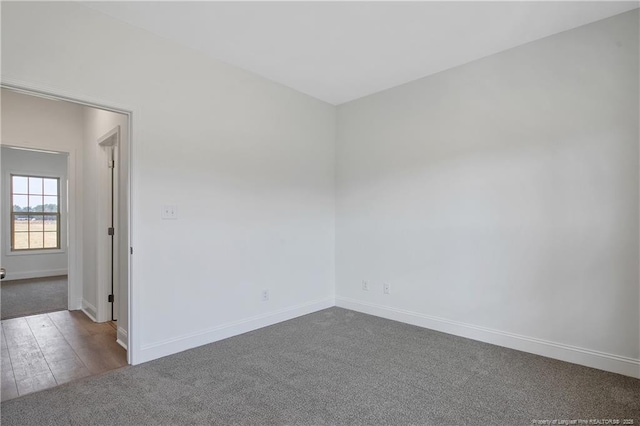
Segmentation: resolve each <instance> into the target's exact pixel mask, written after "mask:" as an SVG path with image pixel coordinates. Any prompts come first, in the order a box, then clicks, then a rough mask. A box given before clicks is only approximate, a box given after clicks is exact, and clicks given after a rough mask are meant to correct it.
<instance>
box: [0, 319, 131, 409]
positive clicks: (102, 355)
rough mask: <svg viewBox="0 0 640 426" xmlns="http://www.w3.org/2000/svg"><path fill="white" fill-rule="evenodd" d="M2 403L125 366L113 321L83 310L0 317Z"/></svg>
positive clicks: (122, 351) (125, 361) (125, 359)
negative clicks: (94, 318)
mask: <svg viewBox="0 0 640 426" xmlns="http://www.w3.org/2000/svg"><path fill="white" fill-rule="evenodd" d="M0 334H1V335H0V343H1V349H2V352H1V355H0V357H1V361H2V365H1V368H0V372H1V379H2V380H1V382H2V388H1V389H0V397H1V399H2V401H6V400H9V399H12V398H16V397H17V396H20V395H26V394H28V393H31V392H36V391H39V390H42V389H47V388H50V387H54V386H57V385H60V384H62V383H66V382H70V381H72V380H76V379H79V378H82V377H86V376H90V375H93V374H99V373H103V372H105V371H109V370H114V369H116V368H120V367H123V366H125V365H127V353H126V351H125V349H124V348H122V347H121V346H120V345H119V344H117V343H116V329H115V326H114V325H113V324H111V323H108V322H107V323H95V322H93V321H92V320H91V319H89V318H88V317H87V316H86V315H85V314H84V313H83V312H82V311H58V312H51V313H48V314H41V315H33V316H29V317H22V318H13V319H8V320H4V321H2V327H1V328H0Z"/></svg>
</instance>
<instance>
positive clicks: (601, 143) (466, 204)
mask: <svg viewBox="0 0 640 426" xmlns="http://www.w3.org/2000/svg"><path fill="white" fill-rule="evenodd" d="M638 112H639V111H638V12H637V10H636V11H633V12H629V13H626V14H623V15H619V16H617V17H614V18H611V19H607V20H604V21H600V22H597V23H594V24H591V25H588V26H584V27H581V28H578V29H575V30H572V31H568V32H565V33H561V34H558V35H555V36H552V37H549V38H546V39H543V40H540V41H536V42H534V43H530V44H527V45H524V46H521V47H518V48H515V49H512V50H508V51H505V52H503V53H500V54H497V55H493V56H490V57H487V58H485V59H482V60H478V61H475V62H472V63H469V64H467V65H464V66H461V67H458V68H454V69H451V70H448V71H445V72H442V73H439V74H436V75H433V76H430V77H428V78H424V79H421V80H418V81H415V82H412V83H409V84H406V85H403V86H399V87H397V88H393V89H390V90H387V91H385V92H381V93H378V94H375V95H372V96H369V97H366V98H363V99H360V100H357V101H354V102H351V103H348V104H344V105H342V106H340V107H339V108H338V140H337V159H338V161H337V200H336V209H337V225H336V277H337V278H336V285H337V289H336V293H337V304H338V305H340V306H345V307H351V308H354V309H358V310H362V311H367V312H371V313H374V314H377V315H381V316H386V317H389V318H395V319H400V320H403V321H407V322H412V323H415V324H420V325H424V326H428V327H432V328H435V329H440V330H443V331H447V332H451V333H455V334H461V335H466V336H469V337H473V338H477V339H481V340H486V341H490V342H493V343H497V344H503V345H506V346H511V347H516V348H518V349H524V350H529V351H531V352H536V353H543V354H545V355H549V356H555V357H558V358H561V359H567V360H571V361H573V362H579V363H585V364H588V365H594V366H599V367H600V368H605V369H610V370H613V371H618V372H621V373H624V374H629V375H635V376H636V377H640V363H639V361H638V359H639V358H640V353H639V352H640V342H639V340H638V339H639V334H640V332H639V314H638V311H639V305H638V303H639V294H638V293H639V289H638V287H639V284H638V282H639V281H638V259H639V252H638V219H639V212H638V189H639V188H638V136H639V135H638ZM362 280H368V281H369V286H370V287H371V290H370V291H368V292H367V291H363V290H362V288H361V287H362V284H361V282H362ZM383 283H390V284H391V294H390V295H384V294H383V290H382V286H383ZM554 344H557V345H556V346H554ZM575 347H577V348H583V349H584V350H585V351H582V352H581V351H579V350H576V349H575Z"/></svg>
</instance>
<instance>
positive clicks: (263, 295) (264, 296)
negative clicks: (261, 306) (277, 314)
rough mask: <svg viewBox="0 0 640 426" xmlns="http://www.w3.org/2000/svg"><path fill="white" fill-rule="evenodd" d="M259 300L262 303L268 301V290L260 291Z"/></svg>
mask: <svg viewBox="0 0 640 426" xmlns="http://www.w3.org/2000/svg"><path fill="white" fill-rule="evenodd" d="M260 300H262V301H263V302H268V301H269V289H266V290H262V293H261V294H260Z"/></svg>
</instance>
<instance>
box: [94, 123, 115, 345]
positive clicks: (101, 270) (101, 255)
mask: <svg viewBox="0 0 640 426" xmlns="http://www.w3.org/2000/svg"><path fill="white" fill-rule="evenodd" d="M96 143H97V144H98V145H99V146H100V155H99V159H98V164H96V167H98V168H99V170H100V174H99V177H98V192H99V193H103V192H105V193H106V192H107V191H105V190H108V193H109V194H108V197H109V198H110V200H109V201H105V199H104V197H98V229H97V232H98V238H97V241H98V263H97V265H96V266H97V270H98V286H97V289H98V294H97V304H96V308H97V312H96V315H97V318H98V320H99V321H101V322H103V321H109V320H112V319H113V316H115V317H118V316H119V315H118V313H117V312H115V313H114V311H115V308H116V307H118V308H119V304H120V301H119V300H118V297H119V295H120V294H119V293H120V291H119V290H120V287H119V286H120V274H119V271H120V240H121V235H120V232H119V230H120V221H119V216H120V215H119V213H120V203H119V197H120V190H119V184H120V179H119V172H120V157H119V155H120V145H121V143H120V126H115V127H114V128H113V129H111V130H109V131H108V132H107V133H105V134H104V135H102V136H101V137H100V138H98V140H97V141H96ZM109 149H112V150H113V159H110V156H109ZM111 160H113V161H114V164H113V166H112V167H109V166H108V163H109V161H111ZM112 173H113V175H112ZM109 210H110V211H109ZM109 227H113V228H114V229H115V230H116V232H115V233H114V235H113V236H112V237H111V238H109V237H110V236H109V235H108V234H107V232H106V230H107V228H109ZM107 271H108V273H107ZM112 286H113V290H112ZM108 294H113V296H114V302H109V300H108V298H107V295H108ZM112 303H113V305H111V304H112ZM118 339H120V336H118Z"/></svg>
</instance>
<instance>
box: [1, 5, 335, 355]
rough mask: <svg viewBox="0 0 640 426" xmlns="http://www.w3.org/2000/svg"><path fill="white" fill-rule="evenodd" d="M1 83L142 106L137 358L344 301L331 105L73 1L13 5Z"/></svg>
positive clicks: (8, 10) (135, 230)
mask: <svg viewBox="0 0 640 426" xmlns="http://www.w3.org/2000/svg"><path fill="white" fill-rule="evenodd" d="M2 79H3V81H4V82H5V83H13V84H22V85H25V86H28V87H31V88H35V87H38V88H42V89H44V90H48V91H51V92H54V93H59V94H64V95H68V96H70V97H75V98H82V99H85V100H91V101H94V102H97V101H102V103H105V104H107V105H112V106H121V107H123V108H125V109H130V110H132V111H133V121H132V126H133V135H132V140H131V144H132V148H133V153H132V154H133V155H132V164H131V169H132V173H133V176H132V183H133V187H132V190H133V193H132V212H133V222H132V226H131V238H132V244H133V247H134V250H135V253H134V255H133V256H132V257H131V269H132V291H133V293H132V312H131V316H130V318H129V319H130V331H131V334H132V337H133V339H134V340H133V342H132V343H133V348H130V349H132V350H133V352H134V358H133V362H134V363H137V362H141V361H144V360H148V359H152V358H155V357H158V356H162V355H165V354H168V353H172V352H175V351H179V350H183V349H186V348H189V347H193V346H196V345H198V344H202V343H206V342H209V341H212V340H215V339H219V338H222V337H226V336H229V335H232V334H237V333H240V332H243V331H246V330H250V329H253V328H256V327H259V326H262V325H265V324H269V323H272V322H275V321H279V320H282V319H285V318H289V317H292V316H295V315H300V314H303V313H306V312H310V311H313V310H317V309H320V308H323V307H326V306H330V305H331V304H332V303H333V299H332V295H333V288H334V236H333V235H334V198H333V186H334V179H333V176H334V169H333V167H334V148H333V147H334V137H335V109H334V108H333V107H332V106H330V105H328V104H325V103H323V102H320V101H317V100H315V99H312V98H310V97H308V96H305V95H302V94H300V93H297V92H295V91H293V90H291V89H288V88H285V87H283V86H280V85H277V84H275V83H272V82H270V81H267V80H265V79H263V78H259V77H257V76H255V75H253V74H251V73H248V72H245V71H242V70H239V69H237V68H234V67H231V66H228V65H225V64H222V63H219V62H216V61H214V60H211V59H208V58H206V57H205V56H203V55H201V54H199V53H197V52H194V51H190V50H187V49H184V48H182V47H179V46H177V45H175V44H173V43H171V42H168V41H166V40H163V39H160V38H158V37H155V36H153V35H151V34H149V33H147V32H145V31H142V30H138V29H136V28H133V27H130V26H128V25H125V24H121V23H119V22H117V21H115V20H113V19H111V18H109V17H107V16H104V15H102V14H100V13H97V12H95V11H93V10H90V9H88V8H85V7H83V6H82V5H79V4H74V3H64V2H60V3H3V5H2ZM163 205H176V206H178V219H177V220H161V219H160V209H161V206H163ZM265 288H268V289H269V290H270V296H271V297H270V301H268V302H261V301H260V293H261V290H262V289H265Z"/></svg>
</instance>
